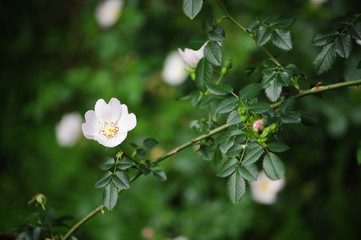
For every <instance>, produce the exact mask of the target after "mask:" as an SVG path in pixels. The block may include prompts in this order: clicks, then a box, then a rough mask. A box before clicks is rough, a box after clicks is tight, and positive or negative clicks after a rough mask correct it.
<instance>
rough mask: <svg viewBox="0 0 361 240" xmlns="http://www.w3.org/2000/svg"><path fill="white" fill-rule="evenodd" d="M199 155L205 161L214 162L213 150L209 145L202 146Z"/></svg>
mask: <svg viewBox="0 0 361 240" xmlns="http://www.w3.org/2000/svg"><path fill="white" fill-rule="evenodd" d="M197 153H198V154H199V156H200V157H201V158H203V159H204V160H207V161H210V160H212V157H213V154H212V149H211V148H210V147H209V146H207V145H203V146H201V147H200V148H199V149H198V151H197Z"/></svg>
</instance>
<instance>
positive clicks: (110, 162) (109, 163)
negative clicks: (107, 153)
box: [99, 157, 115, 170]
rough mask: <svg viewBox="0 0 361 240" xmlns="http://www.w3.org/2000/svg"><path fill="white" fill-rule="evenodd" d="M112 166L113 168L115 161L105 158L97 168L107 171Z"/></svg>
mask: <svg viewBox="0 0 361 240" xmlns="http://www.w3.org/2000/svg"><path fill="white" fill-rule="evenodd" d="M114 166H115V160H114V158H112V157H107V158H105V159H104V161H103V162H102V163H100V165H99V167H100V168H101V169H102V170H108V169H110V168H112V167H114Z"/></svg>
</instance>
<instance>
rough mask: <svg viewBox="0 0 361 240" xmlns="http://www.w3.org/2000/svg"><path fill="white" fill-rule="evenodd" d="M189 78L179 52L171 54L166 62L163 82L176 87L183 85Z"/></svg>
mask: <svg viewBox="0 0 361 240" xmlns="http://www.w3.org/2000/svg"><path fill="white" fill-rule="evenodd" d="M187 76H188V73H187V71H186V65H185V63H184V62H183V59H182V57H181V56H180V54H179V53H178V52H171V53H170V54H169V55H168V56H167V58H166V59H165V61H164V66H163V70H162V77H163V80H164V81H165V82H166V83H168V84H170V85H172V86H176V85H179V84H181V83H183V82H184V81H185V80H186V79H187Z"/></svg>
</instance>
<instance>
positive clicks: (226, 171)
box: [217, 158, 239, 177]
mask: <svg viewBox="0 0 361 240" xmlns="http://www.w3.org/2000/svg"><path fill="white" fill-rule="evenodd" d="M238 165H239V162H238V161H237V159H235V158H230V159H228V160H227V161H226V162H225V163H223V165H222V166H221V167H220V169H219V170H218V172H217V177H228V176H229V175H231V174H232V173H233V172H234V171H236V169H237V167H238Z"/></svg>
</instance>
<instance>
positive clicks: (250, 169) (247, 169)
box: [238, 164, 258, 181]
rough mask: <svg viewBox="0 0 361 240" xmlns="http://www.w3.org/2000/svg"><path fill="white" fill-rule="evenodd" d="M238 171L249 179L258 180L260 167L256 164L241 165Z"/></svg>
mask: <svg viewBox="0 0 361 240" xmlns="http://www.w3.org/2000/svg"><path fill="white" fill-rule="evenodd" d="M238 172H239V173H240V174H241V176H242V177H244V178H245V179H246V180H248V181H256V180H257V176H258V169H257V166H256V165H255V164H251V165H247V166H244V165H240V166H239V167H238Z"/></svg>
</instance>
